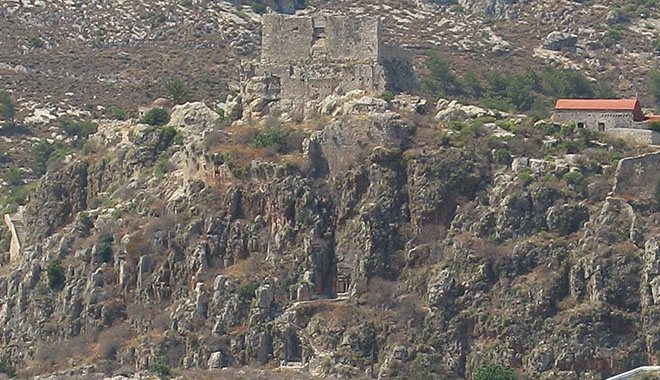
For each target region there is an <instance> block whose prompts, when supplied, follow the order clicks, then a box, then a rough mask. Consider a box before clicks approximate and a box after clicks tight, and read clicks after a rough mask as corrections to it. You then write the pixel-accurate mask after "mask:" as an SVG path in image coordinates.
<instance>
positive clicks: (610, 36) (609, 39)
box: [601, 27, 621, 47]
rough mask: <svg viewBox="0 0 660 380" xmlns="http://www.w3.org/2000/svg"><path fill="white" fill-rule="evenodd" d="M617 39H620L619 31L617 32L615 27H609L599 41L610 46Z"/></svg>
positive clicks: (617, 40)
mask: <svg viewBox="0 0 660 380" xmlns="http://www.w3.org/2000/svg"><path fill="white" fill-rule="evenodd" d="M619 41H621V33H619V30H618V29H617V28H616V27H612V28H611V29H609V30H608V31H607V32H606V33H605V35H604V36H603V38H602V39H601V42H602V44H603V46H605V47H612V46H614V45H615V44H616V43H617V42H619Z"/></svg>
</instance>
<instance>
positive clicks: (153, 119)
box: [140, 108, 170, 126]
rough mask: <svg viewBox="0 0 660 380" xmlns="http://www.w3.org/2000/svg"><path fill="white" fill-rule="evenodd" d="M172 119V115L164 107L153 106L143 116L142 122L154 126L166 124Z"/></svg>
mask: <svg viewBox="0 0 660 380" xmlns="http://www.w3.org/2000/svg"><path fill="white" fill-rule="evenodd" d="M168 121H170V115H169V114H168V113H167V111H166V110H164V109H162V108H153V109H150V110H149V111H147V113H145V114H144V116H142V118H141V119H140V123H142V124H148V125H152V126H160V125H165V124H167V122H168Z"/></svg>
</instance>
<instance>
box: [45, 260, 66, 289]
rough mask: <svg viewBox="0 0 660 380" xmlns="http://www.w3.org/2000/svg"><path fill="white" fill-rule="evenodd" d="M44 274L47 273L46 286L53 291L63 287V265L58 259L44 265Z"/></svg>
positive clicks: (64, 277) (64, 278)
mask: <svg viewBox="0 0 660 380" xmlns="http://www.w3.org/2000/svg"><path fill="white" fill-rule="evenodd" d="M46 274H47V275H48V286H49V287H50V288H51V289H52V290H54V291H60V290H62V288H64V282H65V280H66V276H65V275H64V267H63V266H62V263H60V261H59V260H55V261H51V262H50V263H48V266H47V267H46Z"/></svg>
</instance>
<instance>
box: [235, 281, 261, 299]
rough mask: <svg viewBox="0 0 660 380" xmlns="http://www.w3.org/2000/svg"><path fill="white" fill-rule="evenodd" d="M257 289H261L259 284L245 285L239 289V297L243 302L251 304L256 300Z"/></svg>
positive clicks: (254, 282)
mask: <svg viewBox="0 0 660 380" xmlns="http://www.w3.org/2000/svg"><path fill="white" fill-rule="evenodd" d="M257 288H259V283H258V282H256V281H253V282H250V283H247V284H245V285H241V286H240V287H239V288H238V297H239V298H240V299H241V300H242V301H243V302H250V301H252V299H253V298H254V296H255V294H254V292H256V291H257Z"/></svg>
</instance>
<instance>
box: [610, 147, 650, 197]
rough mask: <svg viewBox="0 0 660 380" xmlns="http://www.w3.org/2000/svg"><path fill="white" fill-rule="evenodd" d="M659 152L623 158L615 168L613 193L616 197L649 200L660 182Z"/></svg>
mask: <svg viewBox="0 0 660 380" xmlns="http://www.w3.org/2000/svg"><path fill="white" fill-rule="evenodd" d="M659 165H660V152H657V153H649V154H644V155H641V156H637V157H629V158H624V159H622V160H621V161H619V164H618V165H617V168H616V174H615V179H614V181H615V182H614V189H613V192H614V194H615V195H616V196H624V197H632V198H638V199H643V198H650V197H651V196H653V193H654V192H655V187H656V184H657V183H658V180H660V171H659V170H657V168H658V166H659Z"/></svg>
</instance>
